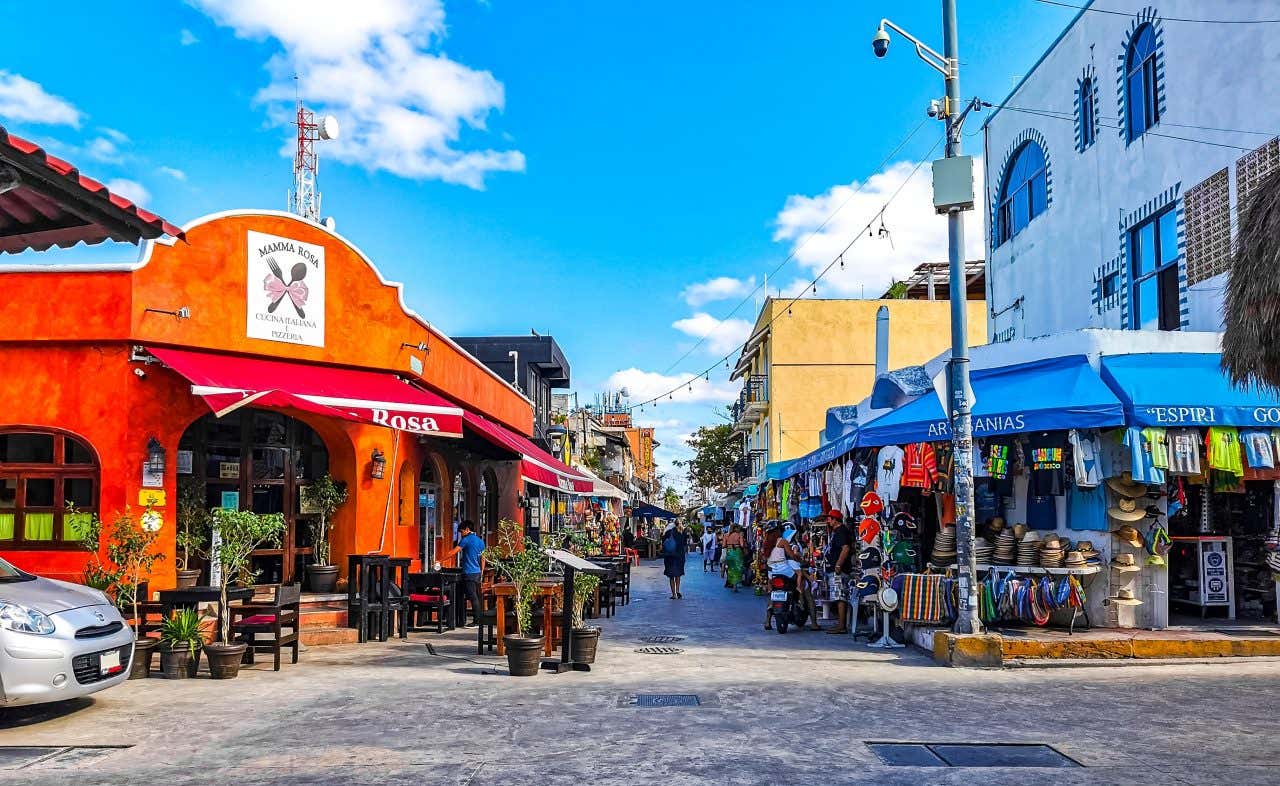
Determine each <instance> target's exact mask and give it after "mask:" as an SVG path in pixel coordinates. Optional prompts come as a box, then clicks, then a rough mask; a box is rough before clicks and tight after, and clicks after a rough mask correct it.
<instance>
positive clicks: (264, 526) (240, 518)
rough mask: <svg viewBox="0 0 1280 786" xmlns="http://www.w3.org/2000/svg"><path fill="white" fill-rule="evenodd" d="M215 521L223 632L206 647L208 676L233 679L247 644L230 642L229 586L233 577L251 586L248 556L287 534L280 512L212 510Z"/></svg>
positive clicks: (273, 544)
mask: <svg viewBox="0 0 1280 786" xmlns="http://www.w3.org/2000/svg"><path fill="white" fill-rule="evenodd" d="M212 521H213V526H214V529H215V531H216V532H217V533H218V550H217V552H216V553H215V554H214V555H213V560H214V562H215V563H216V564H217V565H218V566H219V567H220V568H221V571H220V574H219V580H218V589H219V590H220V591H221V594H222V597H221V603H222V606H221V608H222V609H223V613H222V630H221V631H220V634H221V635H220V637H219V641H217V642H215V643H213V644H206V645H205V648H204V651H205V657H206V659H207V660H208V661H209V675H210V676H212V677H213V678H214V679H232V678H233V677H235V676H236V675H237V674H239V673H240V661H241V659H242V658H243V657H244V651H245V649H246V648H247V645H246V643H245V642H243V641H236V642H233V641H231V615H230V614H229V613H228V612H227V586H228V585H229V584H231V581H232V579H233V577H240V578H241V580H243V581H245V582H246V583H252V581H253V579H254V573H253V571H252V570H251V568H250V565H249V557H250V555H251V554H252V553H253V551H254V550H255V549H258V548H261V547H262V546H264V545H270V546H279V545H280V540H281V537H282V536H283V535H284V532H285V523H284V516H282V515H280V514H279V513H265V514H263V513H254V512H252V511H248V510H227V509H225V508H219V509H216V510H214V511H212Z"/></svg>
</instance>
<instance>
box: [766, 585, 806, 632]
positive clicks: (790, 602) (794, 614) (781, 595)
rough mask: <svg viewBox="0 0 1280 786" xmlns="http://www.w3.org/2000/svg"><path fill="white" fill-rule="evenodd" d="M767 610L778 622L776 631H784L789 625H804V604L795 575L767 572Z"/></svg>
mask: <svg viewBox="0 0 1280 786" xmlns="http://www.w3.org/2000/svg"><path fill="white" fill-rule="evenodd" d="M769 590H770V591H769V611H770V614H771V616H772V617H773V621H774V622H776V623H777V624H778V633H786V632H787V628H789V627H790V626H791V625H795V626H796V627H802V626H803V625H804V614H805V609H804V605H803V603H802V602H801V599H800V590H799V588H798V587H797V585H796V577H795V575H791V576H787V575H783V574H780V573H770V574H769Z"/></svg>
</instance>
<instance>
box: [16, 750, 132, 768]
mask: <svg viewBox="0 0 1280 786" xmlns="http://www.w3.org/2000/svg"><path fill="white" fill-rule="evenodd" d="M130 747H132V746H131V745H70V746H68V745H0V770H22V769H26V768H28V767H31V768H37V767H39V768H44V767H50V768H59V769H61V768H66V767H79V766H80V765H82V764H86V763H88V762H91V761H92V760H94V759H98V758H101V757H103V756H107V755H110V754H112V753H115V752H116V751H118V750H123V749H125V748H130Z"/></svg>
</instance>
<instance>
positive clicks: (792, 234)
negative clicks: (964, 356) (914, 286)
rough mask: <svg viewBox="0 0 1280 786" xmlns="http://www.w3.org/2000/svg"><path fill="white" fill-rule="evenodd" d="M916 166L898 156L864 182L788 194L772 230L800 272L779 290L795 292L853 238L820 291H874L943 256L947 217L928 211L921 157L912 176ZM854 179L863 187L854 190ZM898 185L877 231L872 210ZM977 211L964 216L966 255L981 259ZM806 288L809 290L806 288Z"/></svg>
mask: <svg viewBox="0 0 1280 786" xmlns="http://www.w3.org/2000/svg"><path fill="white" fill-rule="evenodd" d="M914 167H915V164H914V163H912V162H907V161H902V162H899V163H896V164H892V165H890V166H889V167H888V168H886V169H885V170H884V171H882V172H877V173H876V174H874V175H872V176H871V177H870V178H868V179H867V181H866V183H865V185H862V184H859V183H858V182H856V181H855V182H853V183H850V184H849V185H839V186H834V187H832V188H831V189H829V190H827V191H825V192H823V193H821V194H818V195H816V196H803V195H794V196H791V197H788V198H787V202H786V204H785V205H784V206H783V208H782V210H781V211H780V212H779V213H778V215H777V217H776V219H775V225H776V228H775V231H774V236H773V237H774V240H776V241H780V242H786V243H790V244H791V248H792V249H793V250H795V253H796V261H797V262H798V263H799V265H800V267H801V268H802V269H803V270H804V271H805V276H804V277H803V278H797V280H795V281H792V282H791V283H790V284H788V285H787V286H785V287H783V288H782V289H783V292H784V293H786V294H787V295H789V296H795V295H796V294H799V293H800V292H801V291H802V290H803V289H804V288H806V287H807V285H808V282H809V281H812V280H813V277H814V276H816V275H817V274H818V272H820V271H821V270H822V269H823V268H825V267H826V266H827V264H828V263H829V262H831V260H833V259H835V258H836V257H837V256H838V255H839V254H840V252H841V250H842V249H843V248H844V247H845V246H846V245H847V244H848V243H849V241H850V240H853V239H854V238H855V237H857V238H858V240H857V242H856V243H854V245H853V248H851V249H850V250H849V251H848V252H846V253H845V254H844V262H845V264H844V268H843V269H841V268H840V267H839V266H838V265H837V266H835V267H833V268H832V269H831V271H830V272H829V273H827V275H826V276H825V277H824V278H823V279H822V281H820V282H819V283H818V293H817V296H818V297H863V296H864V295H865V296H866V297H872V298H874V297H879V296H880V295H881V294H883V293H884V291H885V290H886V289H887V288H888V287H889V284H890V283H892V281H893V280H894V279H898V280H901V279H903V278H906V277H907V276H908V275H910V273H911V271H912V270H913V269H914V268H915V267H916V265H918V264H920V263H921V262H945V261H946V259H947V221H946V218H945V217H944V216H939V215H936V214H935V213H934V211H933V188H932V185H931V182H930V168H929V166H928V164H925V165H924V166H921V167H920V169H919V170H918V171H916V173H915V175H914V176H912V174H911V172H912V170H913V169H914ZM974 168H975V172H974V182H975V183H981V182H982V172H981V161H979V160H975V162H974ZM904 183H905V185H904ZM860 185H862V191H861V192H860V193H856V194H855V193H854V192H855V191H857V189H858V188H859V186H860ZM899 187H902V192H901V193H900V194H898V195H897V197H895V198H894V199H893V202H892V203H891V204H890V205H889V207H888V208H886V209H885V212H884V226H885V228H886V229H887V230H888V231H889V237H888V238H881V237H880V236H879V227H880V220H879V218H877V214H878V213H879V212H880V208H881V207H882V206H883V205H884V203H885V201H886V200H888V199H889V197H890V196H892V195H893V193H894V192H895V191H897V190H898V188H899ZM846 200H848V203H847V204H845V205H844V207H843V208H842V209H840V212H838V213H836V215H835V217H834V218H832V219H831V220H830V221H829V222H828V223H827V225H826V226H825V227H823V228H822V229H821V230H819V231H818V232H817V234H815V235H814V236H813V237H812V238H811V239H809V240H808V241H807V242H805V239H806V238H808V237H809V234H810V233H811V232H814V230H816V229H817V228H818V227H819V226H821V225H822V222H823V221H824V220H826V219H827V217H828V216H829V215H831V213H832V212H833V211H835V210H836V209H837V208H838V207H839V206H840V205H841V204H842V203H844V202H845V201H846ZM980 213H981V211H980V210H979V211H970V212H969V213H967V214H966V216H965V219H966V220H965V250H966V255H967V258H968V259H980V258H982V255H983V251H982V249H983V234H982V233H983V229H982V227H983V222H982V217H981V215H980ZM873 219H874V221H873ZM868 222H872V227H871V236H870V237H868V236H867V229H866V226H867V223H868ZM802 243H803V247H801V244H802ZM809 292H810V294H812V290H811V289H810V290H809Z"/></svg>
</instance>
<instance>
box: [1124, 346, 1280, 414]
mask: <svg viewBox="0 0 1280 786" xmlns="http://www.w3.org/2000/svg"><path fill="white" fill-rule="evenodd" d="M1221 358H1222V356H1221V355H1219V354H1216V353H1214V354H1208V353H1175V352H1164V353H1152V354H1137V355H1113V356H1106V357H1103V359H1102V376H1103V379H1104V380H1105V381H1106V382H1107V384H1109V385H1110V386H1111V387H1112V389H1114V390H1115V392H1116V394H1117V395H1118V396H1119V397H1120V401H1121V402H1122V403H1123V404H1124V412H1125V417H1126V419H1127V420H1128V421H1129V423H1130V425H1134V426H1260V427H1264V428H1272V427H1276V426H1280V398H1277V397H1276V396H1274V395H1270V394H1266V393H1260V392H1255V391H1250V390H1247V389H1243V388H1238V387H1236V386H1234V385H1232V384H1231V380H1229V379H1227V377H1226V375H1225V374H1223V373H1222V369H1221V367H1220V366H1219V362H1220V361H1221Z"/></svg>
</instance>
